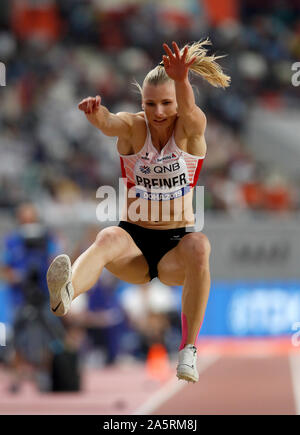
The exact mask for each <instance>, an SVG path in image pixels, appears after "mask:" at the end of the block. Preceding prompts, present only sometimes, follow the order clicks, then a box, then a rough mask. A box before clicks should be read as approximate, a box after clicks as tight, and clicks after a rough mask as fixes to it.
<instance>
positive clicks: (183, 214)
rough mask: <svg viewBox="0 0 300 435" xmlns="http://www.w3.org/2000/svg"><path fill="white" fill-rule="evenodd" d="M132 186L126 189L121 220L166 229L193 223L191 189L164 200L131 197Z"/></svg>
mask: <svg viewBox="0 0 300 435" xmlns="http://www.w3.org/2000/svg"><path fill="white" fill-rule="evenodd" d="M133 193H134V188H132V190H127V204H126V202H125V204H124V207H123V211H122V216H121V220H123V221H127V222H130V223H133V224H136V225H140V226H142V227H144V228H149V229H157V230H160V229H161V230H167V229H172V228H182V227H187V226H192V225H194V213H193V190H191V191H190V192H188V193H187V194H186V195H184V196H182V197H179V198H176V199H172V200H164V201H151V200H147V199H141V198H136V197H134V198H133V197H132V196H133Z"/></svg>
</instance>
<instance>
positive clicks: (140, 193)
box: [120, 122, 205, 201]
mask: <svg viewBox="0 0 300 435" xmlns="http://www.w3.org/2000/svg"><path fill="white" fill-rule="evenodd" d="M146 124H147V137H146V141H145V143H144V146H143V148H142V149H141V150H140V151H139V152H138V153H137V154H131V155H128V156H126V155H122V154H120V161H121V171H122V177H123V179H126V180H124V181H125V184H126V185H127V188H129V189H130V188H132V187H134V186H135V192H136V197H140V198H144V199H149V200H152V201H153V200H154V201H162V200H170V199H175V198H178V197H181V196H184V195H186V194H187V193H188V192H190V190H191V188H193V187H194V186H195V185H196V183H197V180H198V177H199V174H200V170H201V167H202V163H203V160H204V157H205V156H203V157H199V156H193V155H191V154H188V153H186V152H185V151H182V150H181V149H180V148H178V147H177V145H176V143H175V140H174V132H173V134H172V136H171V137H170V139H169V141H168V143H167V144H166V145H165V146H164V147H163V149H162V150H161V152H159V151H158V150H157V149H156V148H155V147H154V145H153V144H152V140H151V134H150V130H149V127H148V123H147V122H146Z"/></svg>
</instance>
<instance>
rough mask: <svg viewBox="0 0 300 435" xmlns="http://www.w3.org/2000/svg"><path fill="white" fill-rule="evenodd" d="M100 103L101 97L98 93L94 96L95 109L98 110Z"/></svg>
mask: <svg viewBox="0 0 300 435" xmlns="http://www.w3.org/2000/svg"><path fill="white" fill-rule="evenodd" d="M100 104H101V97H100V95H97V96H96V109H97V110H98V109H99V107H100Z"/></svg>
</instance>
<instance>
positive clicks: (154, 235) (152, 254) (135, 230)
mask: <svg viewBox="0 0 300 435" xmlns="http://www.w3.org/2000/svg"><path fill="white" fill-rule="evenodd" d="M119 227H121V228H123V229H124V230H125V231H127V233H128V234H130V236H131V237H132V238H133V240H134V242H135V244H136V245H137V247H138V248H139V249H140V250H141V251H142V253H143V255H144V257H145V258H146V260H147V263H148V265H149V274H150V280H152V279H153V278H155V277H157V276H158V271H157V265H158V263H159V261H160V260H161V258H162V257H163V256H164V255H165V254H166V253H167V252H168V251H170V250H171V249H172V248H175V246H177V244H178V242H179V241H180V240H181V239H182V237H183V236H185V235H186V234H189V232H194V231H195V230H194V227H189V232H187V229H186V227H182V228H174V229H171V230H152V229H149V228H144V227H141V226H140V225H136V224H132V223H131V222H126V221H120V223H119Z"/></svg>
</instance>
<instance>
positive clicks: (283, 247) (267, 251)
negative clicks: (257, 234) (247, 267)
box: [232, 242, 290, 264]
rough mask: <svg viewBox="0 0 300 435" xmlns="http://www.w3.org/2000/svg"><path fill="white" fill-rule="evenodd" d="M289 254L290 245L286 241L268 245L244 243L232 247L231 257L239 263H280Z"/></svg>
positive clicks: (285, 259)
mask: <svg viewBox="0 0 300 435" xmlns="http://www.w3.org/2000/svg"><path fill="white" fill-rule="evenodd" d="M289 256H290V246H289V244H288V243H287V242H286V243H282V242H280V243H277V242H274V243H272V244H270V245H266V244H265V243H264V244H257V245H250V244H248V243H244V244H241V245H239V246H233V248H232V257H233V259H234V260H235V261H238V262H239V263H253V264H262V263H279V262H281V263H282V262H285V261H287V260H288V258H289Z"/></svg>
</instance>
